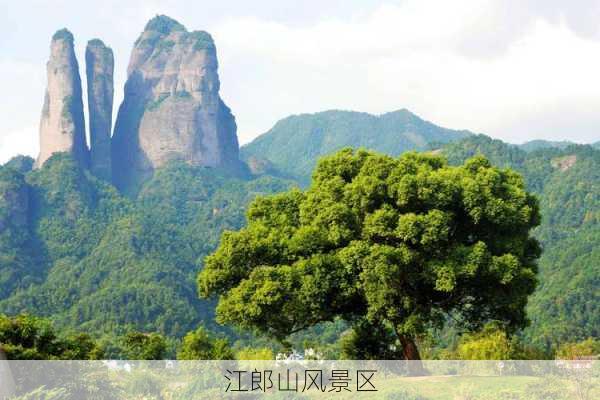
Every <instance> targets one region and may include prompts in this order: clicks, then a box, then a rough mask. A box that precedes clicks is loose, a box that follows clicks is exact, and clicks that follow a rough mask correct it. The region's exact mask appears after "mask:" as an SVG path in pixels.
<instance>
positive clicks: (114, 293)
mask: <svg viewBox="0 0 600 400" xmlns="http://www.w3.org/2000/svg"><path fill="white" fill-rule="evenodd" d="M3 185H6V187H7V188H8V189H7V190H6V191H5V192H6V193H8V192H10V193H14V192H15V191H18V190H21V189H23V190H25V192H26V196H25V197H26V198H27V199H28V201H29V204H30V209H29V213H28V214H29V215H28V218H27V219H28V220H27V221H26V222H25V223H24V224H23V225H19V226H16V225H14V224H8V225H6V226H7V229H8V231H7V232H3V231H2V230H1V229H0V250H2V251H1V252H0V309H2V310H3V312H6V313H8V314H12V315H14V314H18V313H20V312H22V311H27V312H30V313H35V314H36V315H40V316H46V317H51V318H52V320H53V321H54V322H55V323H56V324H57V326H59V327H61V328H64V327H71V326H78V327H80V328H81V329H82V330H84V331H87V332H89V333H93V334H94V335H97V336H103V335H108V338H107V339H108V340H107V342H108V343H110V341H112V340H114V337H115V336H119V335H123V334H125V333H127V332H129V331H135V330H137V331H143V332H159V333H161V334H164V335H167V336H170V337H175V338H181V337H182V336H183V335H185V333H186V332H188V331H190V330H192V329H194V328H195V327H196V326H197V325H198V324H199V323H200V322H204V323H205V325H206V326H207V328H209V329H217V328H216V327H217V326H216V324H214V322H212V319H213V316H212V315H213V309H214V303H213V302H210V301H203V300H200V299H198V296H197V294H196V289H195V276H196V271H197V269H198V268H199V266H200V265H201V263H202V259H203V257H204V256H205V255H207V254H208V253H209V252H211V251H212V250H213V249H214V248H215V247H216V245H217V242H218V239H219V235H220V233H221V231H222V230H224V229H238V228H239V227H240V226H241V225H242V224H243V212H244V208H245V205H246V204H247V203H248V201H249V200H250V199H252V198H253V197H255V196H257V195H261V194H265V193H272V192H275V191H280V190H284V189H286V188H288V187H289V186H290V183H289V182H285V181H282V180H280V179H275V178H270V177H268V176H265V177H261V178H258V179H254V180H250V181H243V180H240V179H237V178H232V177H230V176H229V175H226V174H224V173H222V172H220V171H219V170H217V169H208V168H201V167H190V166H188V165H186V164H183V163H173V164H171V165H168V166H166V167H165V168H163V169H161V170H159V171H157V173H156V174H155V176H154V178H153V179H151V180H150V181H148V182H147V183H146V184H145V185H144V187H142V189H141V190H140V193H139V194H138V196H137V197H136V198H133V199H131V198H126V197H124V196H122V195H121V194H119V193H118V192H117V191H116V190H115V188H114V187H112V186H111V185H109V184H107V183H105V182H103V181H101V180H98V179H96V178H94V177H93V176H91V175H90V174H89V173H88V172H87V171H84V170H81V169H79V167H78V165H77V163H75V162H74V161H73V160H72V158H70V157H69V156H67V155H65V154H55V155H54V156H52V157H51V158H50V159H49V160H48V161H47V162H46V163H45V164H44V167H43V168H40V169H36V170H34V171H32V172H29V173H28V174H27V175H26V176H23V175H22V174H20V173H19V172H17V171H15V170H13V169H11V168H6V167H1V168H0V221H2V220H3V217H2V215H5V214H6V215H8V213H12V211H11V210H12V209H11V208H8V205H13V206H14V205H15V204H16V203H15V202H14V201H10V202H8V203H6V204H4V203H2V199H3V198H4V197H3V196H2V195H1V193H4V192H3V191H2V188H3V187H5V186H3ZM0 225H2V224H1V223H0ZM113 347H114V346H113ZM118 351H120V350H119V349H118V347H116V348H115V349H114V352H113V350H111V356H114V357H120V355H119V354H118Z"/></svg>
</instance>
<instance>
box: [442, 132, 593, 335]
mask: <svg viewBox="0 0 600 400" xmlns="http://www.w3.org/2000/svg"><path fill="white" fill-rule="evenodd" d="M444 153H445V154H446V156H447V157H448V158H449V161H450V162H451V163H460V162H462V160H464V159H466V158H468V157H471V156H473V155H475V154H478V153H481V154H484V155H486V156H487V157H489V158H490V159H491V160H492V161H493V162H494V163H495V164H497V165H501V166H505V167H511V168H513V169H515V170H517V171H519V172H520V173H522V174H523V176H524V177H525V179H526V182H527V185H528V187H529V189H530V190H531V191H533V192H535V193H536V194H537V195H538V197H539V199H540V206H541V212H542V224H541V225H540V226H539V227H538V228H537V229H536V231H535V235H536V236H537V237H538V238H539V240H540V241H541V243H542V246H543V248H544V252H543V254H542V257H541V259H540V261H539V268H540V272H539V286H538V288H537V291H536V292H535V294H534V295H533V296H532V298H531V299H530V302H529V313H528V314H529V317H530V319H531V320H532V325H531V327H530V328H528V329H527V330H526V332H525V334H526V336H527V337H528V338H529V339H530V340H531V341H533V342H538V343H539V344H543V345H550V344H552V343H556V342H557V341H564V340H574V339H584V338H586V337H589V336H594V337H598V336H600V330H599V329H600V293H599V292H598V288H599V287H600V252H599V251H598V242H599V240H600V151H598V150H594V149H593V148H592V147H591V146H582V145H571V146H568V147H565V148H563V149H559V148H556V147H550V148H545V149H540V150H536V151H532V152H531V153H526V152H525V151H523V150H521V149H519V148H516V147H515V146H511V145H508V144H506V143H503V142H501V141H499V140H492V139H490V138H488V137H486V136H475V137H472V138H468V139H465V140H463V141H459V142H456V143H452V144H450V145H448V146H446V148H445V149H444Z"/></svg>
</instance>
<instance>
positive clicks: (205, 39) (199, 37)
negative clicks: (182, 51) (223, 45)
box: [189, 31, 215, 51]
mask: <svg viewBox="0 0 600 400" xmlns="http://www.w3.org/2000/svg"><path fill="white" fill-rule="evenodd" d="M189 38H190V40H192V41H193V43H194V47H193V48H194V50H195V51H199V50H206V49H214V48H215V42H214V41H213V38H212V36H210V34H209V33H208V32H205V31H193V32H191V33H190V34H189Z"/></svg>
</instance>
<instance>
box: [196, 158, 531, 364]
mask: <svg viewBox="0 0 600 400" xmlns="http://www.w3.org/2000/svg"><path fill="white" fill-rule="evenodd" d="M539 219H540V216H539V212H538V204H537V201H536V199H535V198H534V197H533V196H531V195H530V194H528V193H527V192H526V191H525V189H524V182H523V180H522V178H521V177H520V176H519V175H518V174H516V173H514V172H512V171H510V170H500V169H497V168H494V167H492V166H491V165H490V163H489V162H488V161H487V160H486V159H484V158H483V157H475V158H473V159H470V160H468V161H467V162H465V164H464V165H462V166H460V167H449V166H447V165H446V162H445V160H444V159H443V158H442V157H438V156H433V155H426V154H417V153H407V154H404V155H403V156H401V157H400V158H397V159H394V158H391V157H389V156H384V155H380V154H377V153H371V152H367V151H364V150H359V151H357V152H353V151H352V150H351V149H345V150H342V151H340V152H339V153H337V154H335V155H333V156H330V157H325V158H323V159H321V161H320V162H319V164H318V166H317V169H316V171H315V172H314V174H313V181H312V185H311V186H310V188H309V189H308V190H307V191H306V192H300V191H298V190H292V191H289V192H286V193H282V194H278V195H274V196H271V197H260V198H257V199H256V200H254V202H252V203H251V204H250V206H249V209H248V213H247V226H246V227H245V228H243V229H242V230H240V231H238V232H230V231H227V232H225V233H224V234H223V236H222V238H221V243H220V246H219V248H218V249H217V250H216V252H215V253H213V254H212V255H211V256H209V257H207V259H206V265H205V267H204V269H203V270H202V272H201V273H200V275H199V278H198V286H199V291H200V294H201V295H202V296H204V297H209V296H213V295H218V296H219V303H218V305H217V321H219V322H221V323H233V324H236V325H238V326H239V327H240V328H242V329H249V330H258V331H259V332H262V333H265V334H268V335H270V336H273V337H275V338H277V339H279V340H284V339H286V338H287V337H288V336H289V335H291V334H292V333H294V332H298V331H300V330H303V329H306V328H307V327H310V326H313V325H316V324H318V323H321V322H323V321H333V320H334V319H335V318H336V317H341V318H343V319H344V320H346V321H349V322H350V323H352V324H353V325H354V324H356V323H358V324H359V325H358V328H359V329H355V330H354V335H357V334H359V333H360V332H364V333H365V334H366V335H371V334H372V332H373V331H380V332H382V334H380V335H377V336H378V338H380V341H381V340H385V339H387V338H390V339H393V340H390V341H388V342H387V343H385V342H384V343H381V342H380V343H379V346H380V347H384V346H385V345H387V346H393V345H397V346H399V347H400V349H401V354H402V356H403V358H405V359H420V356H419V352H418V349H417V346H416V343H415V340H416V339H417V338H418V337H420V336H422V335H424V334H426V333H427V330H428V329H430V328H431V327H438V328H439V327H441V326H442V325H443V323H444V321H445V318H447V316H449V315H452V316H453V317H454V318H455V319H456V320H457V321H459V322H460V325H462V326H464V327H465V328H466V329H469V330H475V329H478V328H480V327H482V326H483V325H484V324H485V323H486V322H488V321H490V320H496V321H500V322H501V323H502V324H503V325H504V327H505V328H506V329H508V330H509V331H514V330H516V329H518V328H521V327H523V326H525V324H526V316H525V305H526V302H527V297H528V295H530V294H531V293H532V292H533V290H534V288H535V284H536V279H535V274H536V272H537V266H536V259H537V258H538V257H539V255H540V249H539V246H538V243H537V241H536V240H535V239H532V238H531V237H530V236H529V234H530V230H531V229H532V228H533V227H535V226H536V225H538V224H539ZM364 323H367V324H369V325H370V327H369V328H368V329H360V328H361V324H364ZM390 331H391V332H390ZM384 354H386V355H387V354H389V352H387V351H385V350H384V352H383V354H381V353H379V354H374V356H375V357H373V358H381V357H382V355H384Z"/></svg>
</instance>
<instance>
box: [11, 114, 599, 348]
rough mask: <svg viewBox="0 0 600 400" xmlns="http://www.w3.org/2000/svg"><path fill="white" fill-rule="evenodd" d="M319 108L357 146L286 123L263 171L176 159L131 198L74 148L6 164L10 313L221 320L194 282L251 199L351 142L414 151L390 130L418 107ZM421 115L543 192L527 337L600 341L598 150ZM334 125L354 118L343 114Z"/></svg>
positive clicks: (270, 138) (73, 320) (301, 179)
mask: <svg viewBox="0 0 600 400" xmlns="http://www.w3.org/2000/svg"><path fill="white" fill-rule="evenodd" d="M393 114H396V115H395V117H396V118H397V120H396V121H399V122H398V124H399V125H398V127H394V124H393V123H392V122H389V121H390V120H388V122H389V124H387V125H386V124H383V125H382V126H384V127H385V130H384V131H383V133H380V132H379V131H370V130H368V129H369V128H368V126H369V124H368V123H367V122H369V121H371V122H372V121H373V120H377V119H378V118H379V119H380V120H381V119H384V120H386V118H392V115H393ZM323 115H326V116H328V117H327V118H325V119H326V120H328V119H332V118H333V119H334V120H335V118H334V116H336V115H337V116H340V115H344V116H348V115H350V116H351V119H352V118H356V119H357V120H358V121H363V125H360V124H359V125H358V126H359V127H361V130H356V131H354V133H352V134H351V135H352V137H353V139H352V140H351V141H350V140H348V139H346V138H345V136H344V134H345V133H344V132H347V131H344V130H343V129H342V128H340V130H339V131H337V133H336V135H339V138H340V139H339V142H338V141H337V140H338V138H337V137H336V136H330V135H324V134H319V135H321V136H320V139H319V140H317V141H315V142H313V143H312V144H311V146H312V147H310V148H309V150H307V151H306V152H304V153H303V150H302V149H303V148H302V147H300V146H303V145H302V144H301V143H302V140H301V139H302V138H305V139H306V138H310V137H311V135H310V134H308V133H307V134H302V135H299V137H298V138H295V139H289V140H287V141H285V140H283V139H282V138H281V136H280V135H279V134H277V135H276V134H274V133H273V132H278V131H279V129H280V128H281V127H279V128H278V127H277V126H276V127H275V128H273V129H272V130H271V131H270V133H269V134H267V135H266V139H261V138H259V139H257V140H256V143H253V144H252V145H249V146H248V148H246V149H245V150H244V152H245V155H246V157H250V154H251V153H250V150H252V149H258V148H259V147H258V146H260V148H261V149H263V150H260V152H259V151H258V150H256V151H257V153H256V154H257V155H259V154H262V155H277V156H278V157H280V158H276V159H275V160H270V162H269V161H265V162H264V164H262V166H263V167H265V166H266V167H265V168H263V173H262V175H255V177H254V178H252V179H242V178H239V177H235V176H232V175H229V174H228V173H227V172H224V171H221V170H219V169H214V168H205V167H198V166H196V167H194V166H189V165H187V164H185V163H182V162H172V163H170V164H168V165H167V166H165V167H163V168H161V169H158V170H157V171H156V173H155V174H154V177H153V178H152V179H150V180H149V181H147V182H146V183H145V184H144V185H143V186H142V188H141V190H140V192H139V193H138V194H137V195H136V196H133V197H131V196H130V197H126V196H123V195H121V194H120V193H119V192H118V191H117V190H116V189H115V188H114V187H113V186H112V185H110V184H109V183H106V182H104V181H102V180H100V179H97V178H95V177H94V176H93V175H92V174H91V173H90V172H89V171H88V170H86V169H82V168H80V167H79V166H78V164H77V163H76V162H75V161H74V159H73V158H71V157H69V156H68V155H66V154H56V155H54V156H53V157H52V158H51V159H49V161H48V162H46V164H45V165H44V166H43V168H40V169H36V170H33V171H32V170H31V166H32V160H31V159H30V158H27V157H16V158H14V159H13V160H11V161H10V162H8V163H7V164H5V165H4V166H2V167H0V310H1V311H2V312H4V313H8V314H17V313H20V312H29V313H33V314H37V315H40V316H49V317H51V318H52V319H53V320H54V321H55V323H57V324H58V326H59V327H61V328H62V329H64V328H73V327H77V328H78V329H81V330H85V331H88V332H92V333H95V334H98V335H101V334H111V335H112V334H120V333H124V332H127V331H129V330H131V329H137V330H141V331H146V332H150V331H158V332H162V333H164V334H167V335H170V336H174V337H181V336H182V335H184V334H185V333H186V332H188V331H190V330H192V329H195V328H196V326H197V325H198V323H200V322H203V323H204V324H207V325H208V326H209V328H210V327H212V329H215V328H216V327H215V325H213V324H214V322H213V318H212V315H213V309H214V305H213V304H212V303H211V302H208V301H204V300H199V299H198V295H197V291H196V285H195V277H196V274H197V272H198V270H199V268H201V266H202V262H203V259H204V257H205V256H206V255H207V254H209V253H210V252H212V251H213V249H214V248H215V247H216V245H217V242H218V239H219V236H220V233H221V232H222V231H223V230H225V229H237V228H239V227H241V226H242V225H243V224H244V210H245V206H246V205H247V204H248V202H249V200H250V199H251V198H253V197H255V196H256V195H261V194H268V193H274V192H279V191H282V190H285V189H287V188H289V187H290V186H293V185H296V184H298V183H300V184H305V183H306V179H308V177H309V176H310V172H311V166H312V165H314V163H315V162H316V158H315V157H317V155H320V154H323V153H325V152H327V151H329V150H328V149H337V148H339V147H342V146H344V145H348V144H352V143H349V142H354V143H355V144H362V145H364V146H367V147H369V143H371V144H372V147H374V148H376V149H378V150H379V151H381V152H385V153H391V154H398V153H400V152H402V149H403V146H405V145H406V146H413V147H417V144H416V142H414V141H413V142H410V143H409V141H408V139H406V135H405V134H398V135H396V136H397V137H401V140H400V141H399V143H400V144H397V145H394V141H393V137H394V134H393V133H392V132H400V133H402V132H406V130H407V128H406V126H407V124H409V122H407V121H409V120H413V122H411V123H410V124H415V122H414V121H415V120H414V119H411V118H412V117H411V114H408V112H398V113H392V114H389V115H388V117H386V118H384V117H373V116H369V115H368V114H359V113H342V112H326V113H323ZM321 116H322V115H321V114H317V115H316V116H309V117H307V118H308V119H309V120H312V119H316V120H319V118H320V117H321ZM402 116H404V118H402ZM340 118H341V117H340ZM415 118H416V117H415ZM342 119H343V118H342ZM301 120H302V118H301V117H290V118H289V119H288V120H284V122H285V121H287V122H285V124H284V122H280V123H279V124H278V125H281V124H283V125H286V124H292V125H294V124H296V127H297V129H300V126H301V125H302V121H301ZM365 121H366V122H365ZM416 121H421V122H422V125H421V128H420V129H421V132H428V133H426V134H425V133H423V136H422V138H423V137H427V138H428V140H431V141H432V142H434V141H436V142H438V143H439V142H442V141H444V139H448V138H450V137H451V138H454V139H456V138H458V137H461V136H464V138H463V139H461V140H459V141H455V142H453V143H449V144H445V145H440V147H438V148H437V149H435V151H436V152H443V153H444V154H445V155H446V157H447V158H448V160H449V162H450V163H451V164H457V163H462V162H463V160H465V159H466V158H469V157H471V156H473V155H476V154H484V155H485V156H487V157H488V158H489V159H490V160H491V162H492V163H493V164H495V165H498V166H502V167H510V168H513V169H515V170H516V171H518V172H520V173H522V174H523V175H524V177H525V179H526V182H527V185H528V188H529V190H530V191H533V192H534V193H535V194H536V195H538V197H539V199H540V205H541V211H542V224H541V226H539V227H538V228H537V229H536V231H535V235H536V236H537V237H538V238H539V239H540V241H541V243H542V245H543V247H544V253H543V255H542V258H541V259H540V262H539V266H540V273H539V282H540V283H539V285H538V289H537V291H536V292H535V294H534V295H533V296H532V298H531V299H530V303H529V308H528V310H529V317H530V319H531V320H532V322H533V323H532V325H531V327H530V328H528V329H527V330H526V331H525V332H524V338H526V339H527V340H528V341H530V342H534V343H538V344H541V345H544V346H546V345H553V344H555V343H557V342H559V341H572V340H579V339H583V338H586V337H588V336H594V337H598V336H599V334H600V332H598V327H599V326H600V317H599V316H600V312H599V310H598V304H600V298H599V293H598V287H600V281H599V277H600V250H599V249H598V246H597V244H598V243H599V240H600V151H599V150H595V149H594V148H593V147H592V146H581V145H570V146H567V147H565V148H562V149H561V148H557V147H555V146H549V147H543V148H540V149H537V150H533V151H529V152H528V151H525V150H523V149H521V148H519V146H515V145H510V144H507V143H504V142H502V141H499V140H492V139H490V138H489V137H486V136H483V135H470V134H468V133H466V132H464V131H460V132H457V131H448V130H443V129H442V130H435V129H434V127H435V125H430V124H428V123H426V122H424V121H422V120H418V119H417V120H416ZM313 123H314V126H319V124H320V122H318V121H317V122H311V124H313ZM328 123H329V122H328ZM378 123H381V121H379V122H378ZM337 124H340V125H339V126H345V128H344V129H348V128H349V127H351V126H352V123H351V122H346V123H342V121H339V120H338V121H337V122H336V123H335V124H334V125H336V126H337ZM344 124H346V125H344ZM411 126H412V125H411ZM426 127H429V129H430V130H429V131H427V130H426V129H425V128H426ZM315 129H317V128H315ZM411 129H412V128H411ZM415 129H416V128H415ZM440 129H441V128H440ZM317 131H318V129H317ZM281 135H282V134H281ZM378 137H384V138H386V140H388V144H387V145H385V146H383V145H381V144H380V143H379V142H377V143H376V144H375V143H374V142H373V138H378ZM325 138H326V139H327V140H325ZM296 140H297V143H296V142H295V141H296ZM423 140H424V139H423ZM291 141H294V143H295V144H293V145H292V144H289V143H290V142H291ZM446 141H447V140H446ZM282 143H283V144H282ZM425 145H426V144H425V142H423V143H421V144H419V145H418V146H420V147H419V148H421V147H422V148H425ZM253 146H257V147H253ZM430 148H431V145H430ZM285 157H291V159H292V160H295V161H293V162H292V161H290V162H287V161H286V160H287V158H285ZM295 163H296V164H295ZM300 164H302V165H304V166H305V167H303V168H306V170H305V171H304V170H302V169H300V167H299V166H298V165H300ZM265 172H267V173H265ZM268 173H271V174H279V175H280V176H281V175H288V176H289V175H293V176H296V177H297V179H298V180H297V181H296V182H294V181H292V180H286V179H282V178H277V177H273V176H271V175H269V174H268ZM338 325H339V324H338ZM336 326H337V325H336ZM341 327H342V329H343V324H342V325H341ZM336 329H337V328H336ZM338 332H339V330H338ZM312 338H313V339H314V337H312Z"/></svg>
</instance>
